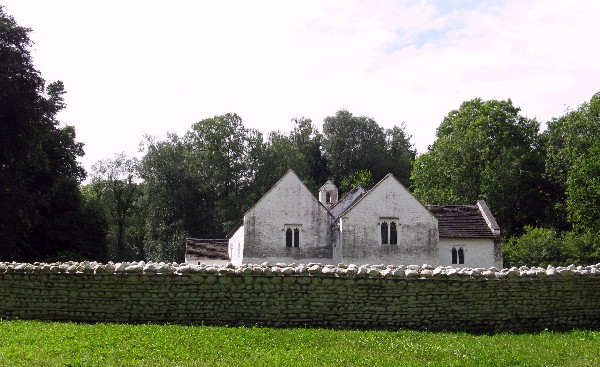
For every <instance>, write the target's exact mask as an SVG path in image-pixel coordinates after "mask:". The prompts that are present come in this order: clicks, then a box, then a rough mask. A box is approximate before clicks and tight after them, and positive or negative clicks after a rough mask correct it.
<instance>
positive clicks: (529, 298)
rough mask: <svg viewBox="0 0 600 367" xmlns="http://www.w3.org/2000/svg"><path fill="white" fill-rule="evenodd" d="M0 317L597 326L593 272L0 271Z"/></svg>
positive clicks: (54, 267) (64, 266)
mask: <svg viewBox="0 0 600 367" xmlns="http://www.w3.org/2000/svg"><path fill="white" fill-rule="evenodd" d="M0 318H9V319H13V318H20V319H43V320H70V321H83V322H128V323H145V322H157V323H166V322H169V323H185V324H210V325H248V326H253V325H259V326H302V327H303V326H311V327H348V328H393V329H396V328H410V329H429V330H441V329H445V330H467V331H475V332H479V331H501V330H510V331H526V330H540V329H544V328H548V329H571V328H599V327H600V264H598V265H592V266H587V267H575V266H570V267H566V268H564V267H557V268H553V267H548V268H547V269H542V268H525V267H523V268H520V269H517V268H512V269H503V270H498V269H495V268H490V269H468V268H464V269H453V268H449V267H437V268H433V267H432V266H427V265H423V266H416V265H409V266H391V265H389V266H383V265H380V266H360V267H357V266H353V265H348V266H347V265H344V264H339V265H338V266H337V267H334V266H330V265H327V266H323V265H320V264H307V265H294V264H291V265H286V264H276V265H268V264H262V265H243V266H240V267H234V266H232V265H230V264H229V265H228V266H223V267H214V266H205V265H200V266H198V265H188V264H182V265H177V264H163V263H160V264H155V263H148V264H146V263H143V262H140V263H118V264H112V263H109V264H97V263H88V262H84V263H71V262H69V263H55V264H39V263H35V264H17V263H0Z"/></svg>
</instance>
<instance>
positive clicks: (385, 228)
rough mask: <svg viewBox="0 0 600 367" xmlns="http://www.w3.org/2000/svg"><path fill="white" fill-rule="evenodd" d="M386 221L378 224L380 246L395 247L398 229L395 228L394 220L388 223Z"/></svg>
mask: <svg viewBox="0 0 600 367" xmlns="http://www.w3.org/2000/svg"><path fill="white" fill-rule="evenodd" d="M388 220H389V219H387V220H384V221H383V222H381V224H380V230H381V244H382V245H397V244H398V228H397V226H396V222H395V221H396V220H397V219H392V220H390V222H389V223H388Z"/></svg>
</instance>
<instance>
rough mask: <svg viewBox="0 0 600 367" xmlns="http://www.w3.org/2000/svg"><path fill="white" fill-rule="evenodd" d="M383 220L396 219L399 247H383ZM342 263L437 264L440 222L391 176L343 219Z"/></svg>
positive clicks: (361, 200)
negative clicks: (381, 226) (381, 224)
mask: <svg viewBox="0 0 600 367" xmlns="http://www.w3.org/2000/svg"><path fill="white" fill-rule="evenodd" d="M381 218H396V219H397V220H396V222H397V230H398V244H397V245H382V244H381V231H380V220H381ZM341 230H342V237H343V238H342V240H341V242H342V254H343V255H342V256H343V259H342V260H343V262H346V263H354V264H357V265H360V264H417V265H421V264H431V265H437V264H438V262H439V260H438V222H437V219H436V218H435V217H434V216H433V215H432V214H431V213H430V212H429V211H428V210H427V209H426V208H425V207H424V206H423V205H421V203H420V202H419V201H418V200H417V199H416V198H415V197H414V196H412V194H411V193H410V192H409V191H408V190H407V189H406V188H404V186H402V184H400V182H398V180H396V179H395V178H394V177H393V176H391V175H388V176H387V177H386V178H385V179H384V180H382V181H381V182H380V183H379V184H378V185H377V186H375V187H374V188H373V189H372V190H371V191H369V193H368V194H367V195H365V196H364V197H363V198H362V199H360V201H358V202H357V203H356V204H355V206H354V207H353V208H351V209H350V210H349V211H348V212H346V213H345V214H344V215H343V216H342V218H341Z"/></svg>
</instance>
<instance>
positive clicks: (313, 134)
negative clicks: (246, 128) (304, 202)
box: [252, 117, 328, 198]
mask: <svg viewBox="0 0 600 367" xmlns="http://www.w3.org/2000/svg"><path fill="white" fill-rule="evenodd" d="M292 121H293V122H294V128H293V130H292V131H290V132H289V133H288V134H285V133H282V132H280V131H272V132H270V133H269V135H268V137H267V142H266V144H265V145H264V147H263V150H262V151H261V156H260V159H259V162H260V163H259V169H258V171H257V174H256V176H255V179H254V182H253V189H252V191H254V192H257V193H258V194H259V195H258V197H260V196H262V195H263V194H264V193H266V192H267V191H268V190H269V189H270V188H271V187H272V186H273V185H274V184H275V183H276V182H277V180H279V179H280V178H281V177H282V176H283V175H284V174H285V173H286V172H287V170H288V169H293V170H294V172H296V174H298V176H299V177H301V178H302V180H303V182H304V183H305V184H306V186H307V187H308V188H309V190H311V192H316V191H317V190H318V188H319V187H321V185H323V183H325V181H327V172H328V171H327V161H326V159H325V157H324V156H323V153H322V151H321V150H322V149H321V144H322V143H321V141H322V135H321V134H320V133H319V132H318V130H317V129H316V128H315V127H314V125H313V124H312V121H311V120H310V119H305V118H303V117H302V118H295V119H293V120H292ZM258 197H257V198H258Z"/></svg>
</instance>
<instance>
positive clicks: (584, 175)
mask: <svg viewBox="0 0 600 367" xmlns="http://www.w3.org/2000/svg"><path fill="white" fill-rule="evenodd" d="M566 208H567V217H568V220H569V222H570V223H571V224H572V225H573V227H574V229H575V230H577V231H578V232H588V231H589V232H590V233H594V234H596V235H597V236H598V239H600V139H598V140H596V142H595V144H594V145H593V146H592V147H591V148H590V149H589V150H588V151H587V152H586V154H585V155H583V156H581V157H579V159H577V160H576V161H575V162H574V164H573V166H572V167H571V168H570V169H569V175H568V178H567V202H566Z"/></svg>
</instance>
